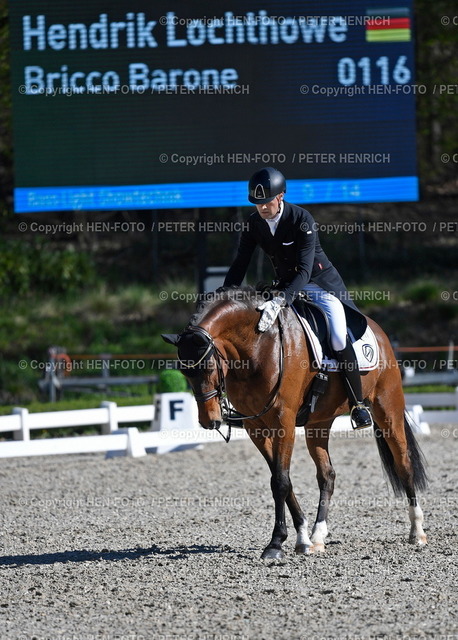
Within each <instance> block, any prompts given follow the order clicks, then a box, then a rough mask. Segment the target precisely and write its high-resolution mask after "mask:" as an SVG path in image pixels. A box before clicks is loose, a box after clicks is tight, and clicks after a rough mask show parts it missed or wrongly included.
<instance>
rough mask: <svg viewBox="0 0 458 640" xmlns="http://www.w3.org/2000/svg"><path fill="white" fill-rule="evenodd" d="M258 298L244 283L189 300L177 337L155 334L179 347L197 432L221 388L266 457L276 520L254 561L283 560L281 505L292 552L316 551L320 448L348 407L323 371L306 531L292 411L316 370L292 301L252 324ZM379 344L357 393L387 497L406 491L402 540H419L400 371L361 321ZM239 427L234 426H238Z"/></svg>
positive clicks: (309, 428)
mask: <svg viewBox="0 0 458 640" xmlns="http://www.w3.org/2000/svg"><path fill="white" fill-rule="evenodd" d="M264 300H265V297H260V294H259V293H257V292H256V291H255V290H254V289H253V288H251V287H242V288H238V289H237V288H233V289H229V290H227V291H225V292H224V293H219V294H215V295H214V296H213V297H211V298H210V299H208V300H206V301H205V302H204V303H201V304H200V306H199V305H198V307H197V313H196V314H195V315H194V316H193V317H192V318H191V319H190V322H189V324H188V325H187V327H186V328H185V330H184V331H183V332H182V333H181V334H168V335H163V336H162V337H163V339H164V340H165V341H166V342H168V343H170V344H174V345H176V346H177V347H178V359H179V368H180V370H181V371H182V373H183V374H184V375H185V376H186V378H187V379H188V382H189V384H190V386H191V388H192V390H193V392H194V395H195V399H196V401H197V405H198V412H199V413H198V415H199V422H200V424H201V426H202V427H204V428H205V429H219V427H220V426H221V423H222V419H223V411H222V405H223V407H224V402H225V401H224V394H227V398H228V399H229V401H230V403H231V404H232V406H233V408H234V409H235V410H236V411H237V412H239V413H240V414H243V416H244V419H243V426H244V428H245V429H246V431H247V432H248V435H249V437H250V438H251V440H252V441H253V442H254V444H255V445H256V447H257V448H258V449H259V451H260V452H261V454H262V455H263V456H264V458H265V459H266V461H267V464H268V465H269V468H270V472H271V489H272V494H273V499H274V503H275V525H274V529H273V533H272V537H271V540H270V542H269V544H268V545H267V547H266V548H265V549H264V551H263V553H262V556H261V557H262V558H267V559H281V558H282V557H284V552H283V549H282V543H283V542H284V541H285V540H286V538H287V528H286V521H285V503H286V505H287V506H288V508H289V511H290V513H291V516H292V520H293V523H294V527H295V529H296V534H297V537H296V546H295V551H296V553H298V554H306V553H313V552H321V551H324V549H325V538H326V536H327V534H328V528H327V524H326V521H327V517H328V510H329V504H330V500H331V497H332V494H333V490H334V481H335V472H334V469H333V466H332V463H331V459H330V456H329V451H328V441H329V435H330V431H331V426H332V423H333V420H334V419H335V418H336V417H337V416H339V415H341V414H343V413H345V412H348V411H349V405H348V401H347V395H346V392H345V389H344V385H343V381H342V378H341V374H340V373H330V374H329V383H328V387H327V390H326V392H325V394H324V395H322V396H321V397H320V398H319V399H318V402H317V403H316V407H315V410H314V411H313V413H311V415H310V416H309V420H308V422H307V423H306V425H305V439H306V443H307V447H308V451H309V453H310V455H311V457H312V459H313V461H314V463H315V466H316V472H317V473H316V477H317V481H318V486H319V491H320V500H319V506H318V511H317V515H316V520H315V523H314V525H313V529H312V532H311V536H310V537H309V535H308V531H307V520H306V517H305V515H304V513H303V511H302V509H301V507H300V506H299V503H298V501H297V499H296V496H295V494H294V491H293V487H292V484H291V480H290V474H289V470H290V462H291V456H292V452H293V447H294V441H295V430H296V416H297V413H298V411H299V409H300V407H301V406H302V404H303V401H304V398H305V397H306V395H307V392H308V390H309V389H310V386H311V384H312V381H313V379H314V377H315V376H316V373H317V371H318V369H317V367H316V363H315V364H314V363H313V354H312V352H311V348H310V345H309V344H308V341H307V340H306V338H305V334H304V331H303V329H302V327H301V325H300V323H299V321H298V319H297V317H296V315H295V313H294V311H293V310H292V309H291V308H288V307H287V308H284V309H282V311H281V312H280V315H279V317H278V318H277V321H276V323H274V325H272V327H271V328H270V329H269V330H268V331H266V332H264V333H261V332H260V331H259V330H258V329H257V324H258V321H259V318H260V312H259V311H257V310H256V307H257V306H258V305H259V304H260V302H262V301H264ZM367 321H368V324H369V326H370V327H371V328H372V330H373V332H374V334H375V336H376V339H377V342H378V345H379V351H380V360H379V365H378V368H376V369H374V370H373V371H370V372H367V373H366V374H365V375H364V376H362V384H363V395H364V397H365V398H368V400H369V401H370V404H371V408H372V413H373V417H374V435H375V438H376V442H377V445H378V450H379V454H380V457H381V461H382V464H383V468H384V471H385V473H386V475H387V477H388V479H389V481H390V483H391V485H392V488H393V490H394V492H395V494H396V495H400V494H402V493H403V492H405V494H406V496H407V499H408V505H409V517H410V523H411V528H410V536H409V542H411V543H413V544H417V545H424V544H426V535H425V532H424V530H423V512H422V509H421V507H420V505H419V503H418V501H417V497H416V490H422V489H425V488H426V485H427V476H426V471H425V465H424V459H423V454H422V453H421V451H420V448H419V446H418V444H417V442H416V439H415V436H414V434H413V431H412V425H411V423H410V418H409V417H408V414H407V413H406V410H405V401H404V394H403V389H402V382H401V374H400V371H399V367H398V363H397V360H396V357H395V355H394V353H393V350H392V348H391V345H390V342H389V339H388V337H387V336H386V335H385V333H384V332H383V331H382V329H381V328H380V327H379V326H378V325H377V324H376V323H375V322H374V321H373V320H371V319H369V318H367ZM240 425H241V423H240Z"/></svg>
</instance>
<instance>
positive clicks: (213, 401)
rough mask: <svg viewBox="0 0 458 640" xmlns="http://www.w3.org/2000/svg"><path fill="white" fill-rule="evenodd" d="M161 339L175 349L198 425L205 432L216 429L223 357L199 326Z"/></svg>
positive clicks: (218, 422) (219, 412)
mask: <svg viewBox="0 0 458 640" xmlns="http://www.w3.org/2000/svg"><path fill="white" fill-rule="evenodd" d="M162 338H163V340H165V342H168V343H169V344H173V345H175V346H176V347H178V369H179V370H180V371H181V372H182V373H183V374H184V376H185V377H186V378H187V379H188V382H189V384H190V385H191V388H192V390H193V392H194V397H195V399H196V401H197V406H198V410H199V422H200V424H201V425H202V427H204V429H219V427H220V426H221V422H222V417H221V406H220V399H221V396H222V393H223V389H224V372H223V370H222V367H223V366H224V358H223V357H222V354H221V353H220V351H219V349H218V347H217V346H216V345H215V343H214V341H213V338H212V337H211V335H210V334H209V333H207V331H206V330H205V329H203V328H202V327H199V326H189V327H188V328H187V329H186V330H185V331H183V333H180V334H163V335H162Z"/></svg>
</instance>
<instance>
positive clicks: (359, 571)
mask: <svg viewBox="0 0 458 640" xmlns="http://www.w3.org/2000/svg"><path fill="white" fill-rule="evenodd" d="M445 428H448V429H449V437H445V436H446V435H447V433H445V432H444V429H445ZM453 430H455V431H454V433H455V435H456V436H457V437H455V438H454V437H453ZM457 444H458V431H457V428H456V425H442V426H436V428H435V429H434V431H433V434H432V436H431V437H424V436H422V437H421V445H422V448H423V450H424V453H425V455H426V457H427V460H428V463H429V473H430V476H431V485H430V489H429V491H428V492H427V493H426V494H425V495H424V496H423V499H422V506H423V509H424V512H425V530H426V533H427V534H428V537H429V544H428V546H427V547H425V548H423V549H418V548H415V547H413V546H411V545H409V544H408V542H407V537H408V530H409V524H408V515H407V507H406V505H405V504H404V501H403V500H400V499H395V498H394V497H393V495H392V493H391V490H390V489H389V488H388V486H387V484H386V482H385V480H384V479H383V475H382V471H381V464H380V461H379V458H378V453H377V447H376V445H375V442H373V439H372V437H368V436H367V435H364V434H363V433H362V432H360V433H359V434H357V435H356V436H355V435H353V434H351V436H348V435H346V434H342V433H336V434H334V436H333V437H332V442H331V453H332V457H333V463H334V466H335V469H336V472H337V482H336V491H335V494H334V499H333V504H332V505H331V512H330V521H329V528H330V537H329V543H328V546H327V551H326V553H325V554H322V555H311V556H295V554H294V542H295V533H294V529H293V527H292V524H291V525H290V537H289V539H288V540H287V541H286V543H285V550H286V552H287V553H286V558H285V559H284V560H282V561H280V562H272V561H262V560H261V559H260V554H261V552H262V549H263V548H264V546H265V545H266V544H267V542H268V541H269V538H270V534H271V531H272V527H273V518H274V512H273V501H272V499H271V495H270V488H269V474H268V470H267V465H266V464H265V462H264V460H263V459H262V457H261V455H260V454H259V453H258V452H257V450H256V449H255V448H254V445H252V444H251V443H250V442H247V441H234V442H231V443H230V444H229V445H225V444H224V443H221V444H219V443H218V444H209V445H207V446H206V447H205V448H203V449H201V450H196V449H193V450H188V451H183V452H178V453H172V454H167V455H164V456H156V455H148V456H147V457H146V458H140V459H130V458H119V457H118V458H111V459H105V458H104V456H103V455H85V456H58V457H52V456H50V457H46V458H44V457H43V458H28V459H27V458H18V459H9V460H2V461H1V464H0V477H1V486H2V490H1V496H0V500H1V503H2V509H1V518H2V527H1V537H0V541H1V545H2V554H1V557H0V638H2V640H3V639H4V638H8V639H9V638H12V639H14V638H21V639H24V640H25V639H26V638H27V639H32V638H36V639H38V640H39V639H40V638H47V639H50V640H54V639H56V640H57V639H58V640H67V639H72V640H85V639H89V638H100V639H102V638H105V639H107V640H108V639H109V640H111V639H114V638H129V640H143V639H144V638H158V639H159V640H161V639H167V640H171V639H176V640H185V639H187V638H192V639H197V638H202V639H204V640H209V639H212V640H229V639H230V640H242V639H250V640H251V639H258V638H260V639H263V638H269V639H270V638H285V639H286V638H288V639H289V638H301V639H302V638H303V639H311V640H318V639H320V638H323V639H324V638H327V639H329V638H336V639H337V638H338V639H339V640H340V639H342V640H343V639H345V640H354V639H361V638H373V637H375V636H376V637H378V638H401V637H403V638H417V637H418V638H424V637H427V638H432V637H434V638H442V639H443V640H452V639H457V638H458V625H457V615H458V601H457V597H456V594H457V575H458V570H457V555H456V549H457V544H456V543H457V539H456V522H457V512H456V500H457V486H458V471H457V465H456V459H457V455H456V450H457ZM292 480H293V484H294V486H295V490H296V493H297V495H298V497H299V499H300V501H301V503H302V505H303V506H304V507H305V510H306V513H307V515H308V517H309V522H310V521H311V520H312V517H313V516H314V515H315V508H316V504H317V501H318V490H317V486H316V481H315V469H314V466H313V463H312V461H311V459H310V458H309V456H308V454H307V452H306V447H305V444H304V443H303V441H302V439H299V438H298V442H297V444H296V450H295V454H294V458H293V466H292Z"/></svg>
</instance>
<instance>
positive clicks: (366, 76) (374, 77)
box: [337, 56, 412, 86]
mask: <svg viewBox="0 0 458 640" xmlns="http://www.w3.org/2000/svg"><path fill="white" fill-rule="evenodd" d="M406 60H407V56H399V57H398V59H397V60H396V62H395V63H394V64H391V65H390V60H389V58H388V56H380V57H379V58H377V59H376V60H375V61H373V60H371V59H370V58H369V57H368V56H364V58H360V59H359V60H354V59H353V58H341V59H340V60H339V62H338V63H337V78H338V80H339V82H340V84H343V85H345V86H349V85H352V84H357V83H358V84H362V85H366V86H367V85H371V84H390V83H391V81H392V80H393V81H394V82H395V83H396V84H406V83H407V82H409V80H410V78H411V76H412V74H411V71H410V69H409V67H407V66H406ZM374 67H375V68H374Z"/></svg>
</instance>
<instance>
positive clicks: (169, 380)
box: [157, 369, 188, 393]
mask: <svg viewBox="0 0 458 640" xmlns="http://www.w3.org/2000/svg"><path fill="white" fill-rule="evenodd" d="M187 388H188V385H187V382H186V378H185V377H184V375H183V374H182V373H180V372H179V371H176V370H175V369H167V370H166V371H161V373H160V374H159V384H158V386H157V392H158V393H170V392H177V391H187Z"/></svg>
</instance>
